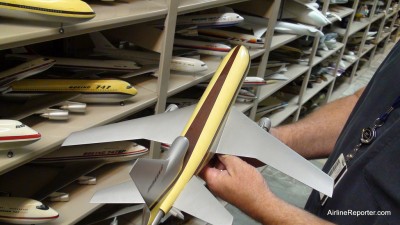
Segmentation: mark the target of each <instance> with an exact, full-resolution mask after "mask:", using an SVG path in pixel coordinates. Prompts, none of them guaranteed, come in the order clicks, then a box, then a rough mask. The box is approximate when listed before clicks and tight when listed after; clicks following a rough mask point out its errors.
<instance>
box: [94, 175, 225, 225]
mask: <svg viewBox="0 0 400 225" xmlns="http://www.w3.org/2000/svg"><path fill="white" fill-rule="evenodd" d="M90 202H91V203H114V204H132V203H136V204H141V203H144V200H143V198H142V197H141V195H140V193H139V190H138V189H137V187H136V185H135V184H134V182H133V181H132V180H130V181H127V182H124V183H121V184H118V185H115V186H111V187H109V188H105V189H102V190H100V191H97V192H96V193H95V194H94V196H93V198H92V199H91V201H90ZM194 203H195V204H194ZM173 207H174V208H175V209H177V210H180V211H183V212H186V213H188V214H190V215H192V216H195V217H197V218H199V219H202V220H204V221H206V222H207V223H210V224H221V225H225V224H226V225H231V224H232V221H233V217H232V215H231V214H230V213H229V212H228V211H227V210H226V209H225V208H224V207H223V206H222V205H221V204H220V203H219V201H218V200H217V199H216V198H215V197H214V195H212V194H211V193H210V191H209V190H208V189H207V188H206V187H205V186H204V182H202V181H201V180H200V179H199V178H197V177H196V176H193V177H192V179H191V180H190V181H189V183H188V184H187V185H186V187H185V189H184V190H183V191H182V192H181V194H180V195H179V197H178V199H177V200H176V201H175V203H174V204H173Z"/></svg>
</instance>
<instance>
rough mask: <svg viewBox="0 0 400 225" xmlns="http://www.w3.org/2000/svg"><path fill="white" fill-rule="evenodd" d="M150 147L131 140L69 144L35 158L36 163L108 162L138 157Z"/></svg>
mask: <svg viewBox="0 0 400 225" xmlns="http://www.w3.org/2000/svg"><path fill="white" fill-rule="evenodd" d="M147 152H148V149H147V148H145V147H143V146H141V145H138V144H136V143H134V142H131V141H122V142H115V143H102V144H95V145H87V146H69V147H61V148H60V149H58V150H56V151H53V152H51V153H50V154H47V155H46V156H43V157H41V158H38V159H36V160H34V161H33V162H34V163H65V162H87V161H99V160H104V161H106V162H108V163H112V162H122V161H129V160H132V159H136V158H138V157H140V156H142V155H144V154H147Z"/></svg>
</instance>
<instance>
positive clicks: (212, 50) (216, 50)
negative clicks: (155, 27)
mask: <svg viewBox="0 0 400 225" xmlns="http://www.w3.org/2000/svg"><path fill="white" fill-rule="evenodd" d="M174 47H177V48H184V49H194V50H196V51H197V52H198V53H200V54H205V55H215V56H225V55H226V54H228V52H229V51H230V50H231V47H230V46H228V45H226V44H221V43H213V42H207V41H198V40H190V39H181V38H175V40H174Z"/></svg>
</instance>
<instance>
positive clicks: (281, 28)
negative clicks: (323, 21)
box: [274, 21, 324, 37]
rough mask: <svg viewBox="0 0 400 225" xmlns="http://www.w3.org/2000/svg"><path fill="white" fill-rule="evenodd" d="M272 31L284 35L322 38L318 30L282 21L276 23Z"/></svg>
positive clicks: (322, 34)
mask: <svg viewBox="0 0 400 225" xmlns="http://www.w3.org/2000/svg"><path fill="white" fill-rule="evenodd" d="M274 30H275V31H276V32H278V33H284V34H297V35H307V36H313V37H322V36H324V33H322V31H320V30H318V29H317V28H315V27H312V26H308V25H304V24H299V23H298V24H296V23H289V22H284V21H277V22H276V25H275V28H274Z"/></svg>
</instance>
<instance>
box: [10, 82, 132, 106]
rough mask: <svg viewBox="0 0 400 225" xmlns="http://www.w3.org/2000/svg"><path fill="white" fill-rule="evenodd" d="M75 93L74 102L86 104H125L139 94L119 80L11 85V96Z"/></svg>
mask: <svg viewBox="0 0 400 225" xmlns="http://www.w3.org/2000/svg"><path fill="white" fill-rule="evenodd" d="M60 92H73V93H79V95H78V96H77V97H75V98H73V100H74V101H78V102H85V103H115V102H123V101H125V100H127V99H129V98H131V97H132V96H134V95H136V94H137V90H136V89H135V88H134V87H133V86H132V85H131V84H129V83H128V82H126V81H123V80H118V79H87V80H84V79H24V80H20V81H16V82H14V83H13V84H12V85H11V90H10V92H7V93H6V94H5V95H9V96H13V95H14V96H15V95H17V96H27V95H29V96H31V95H35V94H36V95H41V94H48V93H60Z"/></svg>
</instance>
